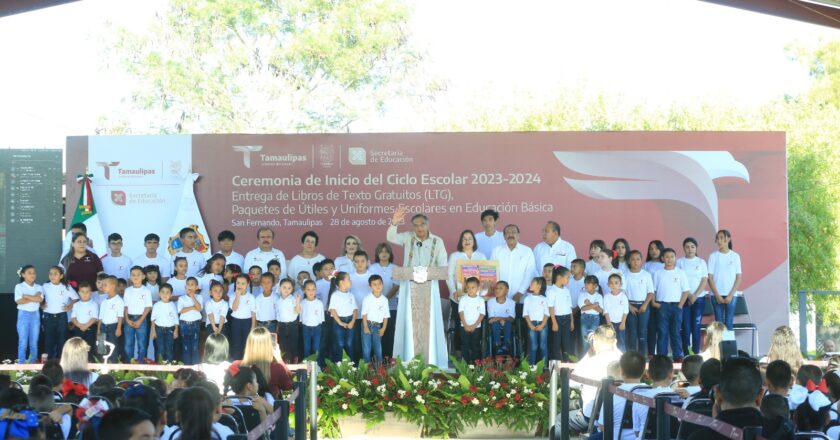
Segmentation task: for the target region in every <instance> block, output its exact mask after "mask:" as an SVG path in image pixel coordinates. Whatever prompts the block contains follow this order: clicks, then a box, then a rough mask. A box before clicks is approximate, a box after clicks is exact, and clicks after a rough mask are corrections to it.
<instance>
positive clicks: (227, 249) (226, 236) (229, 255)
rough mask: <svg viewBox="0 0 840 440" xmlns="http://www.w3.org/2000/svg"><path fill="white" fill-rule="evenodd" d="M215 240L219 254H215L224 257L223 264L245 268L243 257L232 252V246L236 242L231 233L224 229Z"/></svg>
mask: <svg viewBox="0 0 840 440" xmlns="http://www.w3.org/2000/svg"><path fill="white" fill-rule="evenodd" d="M216 239H217V240H218V241H219V252H217V254H221V255H222V256H223V257H225V264H235V265H237V266H239V267H244V266H245V257H244V256H243V255H242V254H240V253H239V252H236V251H235V250H233V245H234V242H235V241H236V235H234V233H233V232H231V231H228V230H227V229H225V230H224V231H222V232H219V235H218V236H217V237H216Z"/></svg>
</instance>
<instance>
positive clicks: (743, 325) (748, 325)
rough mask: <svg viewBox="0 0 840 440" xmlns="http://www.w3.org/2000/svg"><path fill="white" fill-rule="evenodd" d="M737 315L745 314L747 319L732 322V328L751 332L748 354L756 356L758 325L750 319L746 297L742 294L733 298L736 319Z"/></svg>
mask: <svg viewBox="0 0 840 440" xmlns="http://www.w3.org/2000/svg"><path fill="white" fill-rule="evenodd" d="M738 316H746V317H747V320H746V321H743V322H735V323H733V324H732V330H733V331H736V332H738V331H748V332H752V347H751V349H750V355H751V356H752V357H758V353H757V351H756V350H757V349H758V326H757V325H755V321H753V319H752V315H751V314H750V308H749V306H748V305H747V298H746V297H744V296H743V295H742V296H739V297H738V299H736V300H735V318H736V319H737V318H738Z"/></svg>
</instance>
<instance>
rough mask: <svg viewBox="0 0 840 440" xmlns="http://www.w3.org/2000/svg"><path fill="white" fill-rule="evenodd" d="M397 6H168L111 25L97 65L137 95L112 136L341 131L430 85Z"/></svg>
mask: <svg viewBox="0 0 840 440" xmlns="http://www.w3.org/2000/svg"><path fill="white" fill-rule="evenodd" d="M409 12H410V11H409V10H408V8H407V7H406V6H405V5H404V4H403V3H402V2H400V1H399V0H346V1H333V0H283V1H276V0H235V1H233V0H229V1H223V0H215V1H214V0H171V2H170V5H169V8H168V10H167V11H166V12H165V13H163V14H161V15H158V16H157V17H156V19H155V20H154V21H153V22H152V23H151V24H150V26H149V27H148V28H147V29H144V30H142V31H141V32H131V31H129V30H126V29H114V31H113V35H112V38H110V39H108V43H106V45H107V49H106V55H107V56H106V57H105V59H109V60H117V61H116V66H118V67H122V68H124V69H125V71H126V73H127V74H128V77H129V79H130V81H131V84H132V86H133V87H134V89H133V90H132V91H131V94H130V97H129V98H127V99H126V101H125V104H126V106H125V107H126V108H125V109H124V114H119V113H117V114H109V115H107V116H105V117H103V119H102V121H101V122H102V123H101V125H102V131H103V132H109V133H125V132H144V133H148V132H151V133H182V132H192V133H201V132H243V131H247V132H261V131H270V132H312V131H345V130H348V127H349V125H350V123H351V122H353V121H354V120H356V119H358V118H360V117H361V116H362V115H365V114H370V113H375V112H380V111H382V110H383V105H384V104H383V103H384V101H385V99H386V98H390V97H393V96H394V95H396V94H403V93H405V92H406V91H407V89H408V88H411V90H412V92H416V91H417V89H418V88H419V89H421V90H422V89H424V88H426V87H428V85H426V84H422V83H421V84H418V83H417V82H415V81H414V80H415V79H417V76H416V75H410V74H414V73H415V72H414V70H415V69H416V68H417V66H418V64H419V61H420V59H421V57H420V55H419V54H418V53H417V52H416V51H415V50H414V49H412V48H411V47H410V45H409V36H408V34H407V32H406V27H407V26H406V21H407V19H408V17H409Z"/></svg>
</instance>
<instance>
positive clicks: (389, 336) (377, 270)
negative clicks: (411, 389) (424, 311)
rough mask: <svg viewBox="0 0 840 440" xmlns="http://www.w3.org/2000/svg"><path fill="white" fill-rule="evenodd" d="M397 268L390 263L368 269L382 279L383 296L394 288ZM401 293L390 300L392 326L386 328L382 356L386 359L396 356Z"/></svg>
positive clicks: (389, 309) (389, 310) (373, 265)
mask: <svg viewBox="0 0 840 440" xmlns="http://www.w3.org/2000/svg"><path fill="white" fill-rule="evenodd" d="M395 267H397V266H396V265H395V264H394V263H389V264H388V265H387V266H382V265H381V264H379V263H378V262H377V263H373V264H371V265H370V267H369V268H368V271H369V272H370V273H371V275H379V276H381V277H382V295H383V296H387V295H388V292H390V291H391V289H393V288H394V278H393V273H394V268H395ZM399 300H400V298H399V292H397V293H395V294H394V297H393V298H391V299H389V300H388V314H389V319H390V321H388V322H390V323H391V325H389V326H388V327H386V328H385V336H383V337H382V355H383V356H385V357H388V358H390V357H393V354H394V330H395V329H396V328H397V326H396V325H394V324H396V322H397V306H398V305H399Z"/></svg>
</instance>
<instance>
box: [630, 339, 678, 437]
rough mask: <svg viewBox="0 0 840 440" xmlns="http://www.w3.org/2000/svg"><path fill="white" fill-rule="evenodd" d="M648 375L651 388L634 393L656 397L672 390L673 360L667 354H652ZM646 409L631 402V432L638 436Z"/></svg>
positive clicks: (644, 421)
mask: <svg viewBox="0 0 840 440" xmlns="http://www.w3.org/2000/svg"><path fill="white" fill-rule="evenodd" d="M648 376H649V377H650V380H651V382H652V383H651V388H647V389H640V390H637V391H636V394H639V395H641V396H647V397H656V395H657V394H662V393H670V392H673V391H672V390H671V381H672V380H673V378H674V362H673V361H672V360H671V358H669V357H668V356H663V355H656V356H653V357H652V358H651V359H650V363H649V364H648ZM648 410H649V408H648V407H647V406H645V405H642V404H641V403H636V402H633V432H634V433H635V434H636V436H637V437H639V438H641V434H643V431H644V430H645V424H646V423H647V416H648Z"/></svg>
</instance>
